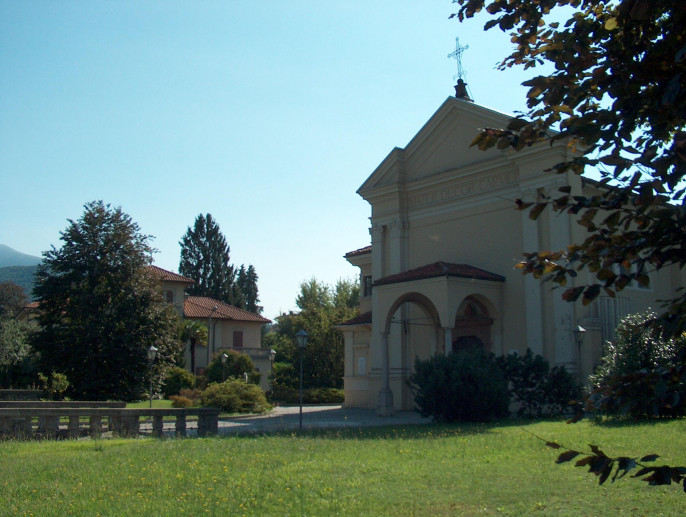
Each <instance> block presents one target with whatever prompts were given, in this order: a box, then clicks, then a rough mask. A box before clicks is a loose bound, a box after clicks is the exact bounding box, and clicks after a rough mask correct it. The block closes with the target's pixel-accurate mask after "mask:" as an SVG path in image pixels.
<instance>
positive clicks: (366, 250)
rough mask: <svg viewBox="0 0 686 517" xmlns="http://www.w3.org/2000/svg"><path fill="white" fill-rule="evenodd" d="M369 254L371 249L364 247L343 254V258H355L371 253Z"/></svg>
mask: <svg viewBox="0 0 686 517" xmlns="http://www.w3.org/2000/svg"><path fill="white" fill-rule="evenodd" d="M371 252H372V247H371V246H365V247H364V248H360V249H359V250H354V251H349V252H348V253H346V254H345V258H348V257H357V256H358V255H366V254H367V253H371Z"/></svg>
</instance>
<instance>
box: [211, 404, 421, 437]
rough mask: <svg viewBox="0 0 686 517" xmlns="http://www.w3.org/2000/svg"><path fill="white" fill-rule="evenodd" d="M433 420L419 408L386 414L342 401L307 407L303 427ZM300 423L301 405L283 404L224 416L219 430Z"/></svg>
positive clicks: (293, 426) (271, 428)
mask: <svg viewBox="0 0 686 517" xmlns="http://www.w3.org/2000/svg"><path fill="white" fill-rule="evenodd" d="M429 422H430V420H429V419H428V418H422V417H421V416H420V415H419V413H417V412H416V411H397V412H396V413H395V415H393V416H390V417H382V416H378V415H377V414H376V412H375V411H374V410H372V409H357V408H344V407H342V406H340V405H336V406H304V407H303V429H326V428H329V429H330V428H344V427H375V426H376V427H378V426H384V425H404V424H426V423H429ZM299 424H300V407H299V406H280V407H277V408H275V409H274V410H273V411H271V412H270V413H269V414H267V415H260V416H244V417H234V418H227V419H220V421H219V434H220V435H224V434H238V433H263V432H273V431H284V430H297V429H298V427H299Z"/></svg>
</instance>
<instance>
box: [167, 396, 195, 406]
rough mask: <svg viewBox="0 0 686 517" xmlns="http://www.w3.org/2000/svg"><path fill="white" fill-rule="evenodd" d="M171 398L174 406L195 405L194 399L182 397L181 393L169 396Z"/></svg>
mask: <svg viewBox="0 0 686 517" xmlns="http://www.w3.org/2000/svg"><path fill="white" fill-rule="evenodd" d="M169 399H170V400H171V401H172V407H175V408H186V407H192V406H193V401H192V400H191V399H188V398H186V397H182V396H181V395H172V396H170V397H169Z"/></svg>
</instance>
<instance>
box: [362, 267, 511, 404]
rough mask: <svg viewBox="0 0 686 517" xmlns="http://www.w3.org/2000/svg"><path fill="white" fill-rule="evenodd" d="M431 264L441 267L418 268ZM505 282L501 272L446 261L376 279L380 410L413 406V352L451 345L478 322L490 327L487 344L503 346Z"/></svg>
mask: <svg viewBox="0 0 686 517" xmlns="http://www.w3.org/2000/svg"><path fill="white" fill-rule="evenodd" d="M429 267H431V268H434V269H435V268H436V267H438V268H439V270H440V273H441V274H440V276H428V277H427V278H422V277H420V275H416V274H415V273H416V272H417V271H420V272H421V270H425V269H426V268H429ZM451 268H452V269H451ZM455 268H459V270H458V272H457V273H454V271H455ZM465 271H466V273H465ZM467 274H469V276H467ZM415 276H417V278H415ZM503 282H504V278H503V277H500V276H498V275H494V274H492V273H488V272H485V271H482V270H479V269H477V268H471V267H470V266H459V265H450V264H443V263H439V265H438V266H437V265H431V266H427V267H425V268H419V269H418V270H411V271H408V272H405V273H401V274H399V275H393V276H392V277H387V278H384V279H382V280H381V281H378V282H376V284H375V287H374V291H373V312H374V314H378V315H379V316H381V317H380V318H375V319H374V323H373V328H372V333H373V336H372V342H373V345H375V348H376V351H377V354H376V357H377V364H379V366H380V372H379V373H380V386H379V388H380V389H379V395H378V406H377V409H378V412H379V413H380V414H391V413H392V411H393V408H395V409H411V408H412V406H413V401H412V398H411V394H410V393H409V388H408V386H407V380H408V379H409V377H410V375H411V373H412V369H413V365H414V359H415V357H420V358H422V359H426V358H428V357H430V356H432V355H435V354H438V353H448V352H450V351H452V349H453V343H454V341H455V337H456V336H457V338H458V339H459V338H460V337H462V334H461V333H462V332H470V334H466V335H473V334H474V327H475V326H476V324H477V323H480V324H482V326H483V328H482V334H483V335H484V336H486V330H488V336H487V342H488V347H489V349H490V350H494V351H495V350H497V349H498V348H499V345H500V341H501V340H500V338H499V334H500V333H501V332H500V328H499V325H500V319H501V318H500V317H499V315H500V314H502V309H501V307H502V285H503ZM465 300H466V302H465ZM458 318H461V319H459V321H458ZM486 318H487V319H488V320H486ZM458 323H459V325H458ZM463 324H466V325H463ZM486 324H487V325H486ZM394 395H399V396H394Z"/></svg>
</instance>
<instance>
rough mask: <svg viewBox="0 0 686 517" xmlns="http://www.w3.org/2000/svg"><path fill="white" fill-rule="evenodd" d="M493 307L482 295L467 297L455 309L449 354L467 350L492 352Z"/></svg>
mask: <svg viewBox="0 0 686 517" xmlns="http://www.w3.org/2000/svg"><path fill="white" fill-rule="evenodd" d="M494 316H495V307H494V306H493V304H492V303H491V302H490V300H489V299H488V298H486V297H484V296H483V295H469V296H467V297H466V298H465V299H464V300H462V303H460V306H459V308H458V309H457V315H456V316H455V326H454V328H453V340H452V344H451V347H450V351H451V352H457V351H458V350H464V349H468V348H483V349H484V350H485V351H486V352H492V351H493V337H494V336H493V324H494V321H495V320H494Z"/></svg>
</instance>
